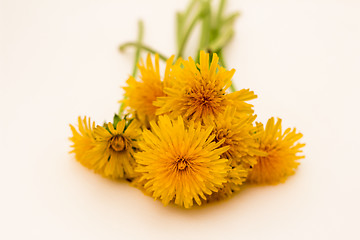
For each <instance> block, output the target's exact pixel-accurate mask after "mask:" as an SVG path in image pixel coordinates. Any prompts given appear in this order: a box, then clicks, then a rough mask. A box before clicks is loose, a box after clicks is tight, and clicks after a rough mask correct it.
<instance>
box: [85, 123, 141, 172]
mask: <svg viewBox="0 0 360 240" xmlns="http://www.w3.org/2000/svg"><path fill="white" fill-rule="evenodd" d="M139 130H140V125H139V124H138V122H137V121H131V122H130V123H127V121H126V120H125V119H123V120H121V121H119V122H118V123H117V125H116V128H114V126H113V124H112V123H108V124H107V128H105V127H101V126H98V127H97V128H95V137H96V142H97V145H96V147H95V148H94V150H93V151H92V154H93V158H91V159H89V162H90V164H91V166H92V168H93V169H94V170H95V172H97V173H100V174H102V175H103V176H105V177H109V178H132V177H134V176H135V175H136V174H135V172H134V168H135V166H136V162H135V159H134V158H133V155H134V152H135V151H134V149H136V148H138V142H137V141H138V139H139V138H140V136H141V132H140V131H139Z"/></svg>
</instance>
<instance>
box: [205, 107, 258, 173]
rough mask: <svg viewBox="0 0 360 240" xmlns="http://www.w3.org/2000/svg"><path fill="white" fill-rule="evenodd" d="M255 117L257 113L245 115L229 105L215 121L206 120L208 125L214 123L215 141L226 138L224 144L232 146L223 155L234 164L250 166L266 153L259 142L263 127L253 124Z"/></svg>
mask: <svg viewBox="0 0 360 240" xmlns="http://www.w3.org/2000/svg"><path fill="white" fill-rule="evenodd" d="M255 118H256V115H250V116H244V115H241V114H238V113H237V111H236V109H235V108H234V107H227V108H226V109H225V112H223V113H221V114H220V115H219V117H218V118H217V119H216V120H215V121H213V122H212V121H206V125H214V130H213V134H215V141H216V142H219V141H221V140H225V141H224V143H223V144H222V146H229V147H230V148H229V150H228V151H226V152H225V153H223V156H222V157H223V158H227V159H229V162H230V163H231V165H232V166H238V165H242V166H244V167H245V168H248V167H250V166H253V165H254V164H255V163H256V158H257V156H263V155H264V152H262V151H260V150H259V143H258V142H257V138H258V137H259V135H260V134H261V129H260V128H259V127H256V126H254V125H253V122H254V120H255Z"/></svg>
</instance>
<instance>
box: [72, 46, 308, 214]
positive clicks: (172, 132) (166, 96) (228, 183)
mask: <svg viewBox="0 0 360 240" xmlns="http://www.w3.org/2000/svg"><path fill="white" fill-rule="evenodd" d="M210 57H212V60H211V61H210ZM218 62H219V58H218V56H217V55H216V54H213V55H212V56H210V55H209V54H208V53H205V52H201V53H200V58H199V63H195V61H194V60H193V59H192V58H191V57H190V58H189V59H188V60H183V59H178V60H177V61H174V57H171V58H170V59H168V60H167V62H166V68H165V71H164V72H160V67H159V57H158V56H157V55H156V56H155V61H154V62H153V60H152V58H151V56H150V55H148V57H147V59H146V61H145V62H144V61H141V62H140V63H139V65H138V67H139V70H140V77H139V79H136V78H134V77H130V78H129V79H128V80H127V82H126V83H127V86H126V87H124V88H123V89H124V91H125V93H124V99H123V100H122V101H121V102H122V104H123V106H124V110H125V111H124V112H123V114H121V115H118V114H115V117H114V120H113V122H109V123H107V124H104V125H102V126H101V125H96V124H95V123H94V122H92V121H91V120H90V118H87V117H84V118H80V117H79V120H78V126H77V128H75V127H74V126H71V130H72V133H73V136H72V137H71V138H70V140H71V141H72V142H73V145H72V148H73V150H72V152H73V153H75V157H76V159H77V160H78V161H79V162H80V163H81V164H82V165H84V166H85V167H87V168H89V169H91V170H93V171H94V172H95V173H99V174H101V175H102V176H104V177H107V178H111V179H126V180H128V181H129V182H130V183H131V185H132V186H134V187H137V188H139V189H140V190H142V191H143V192H144V193H145V194H147V195H150V196H152V197H153V198H155V199H159V200H161V201H162V202H163V203H164V204H165V205H167V204H169V203H171V204H175V205H178V206H182V207H185V208H190V207H192V206H193V205H194V203H196V204H197V205H201V204H205V203H209V202H212V201H218V200H222V199H226V198H229V197H231V196H232V195H233V194H234V193H235V192H238V191H239V190H240V189H241V188H242V185H244V184H245V183H251V184H276V183H279V182H284V181H285V180H286V178H287V177H288V176H290V175H292V174H293V173H294V171H295V169H296V168H297V166H298V165H299V162H298V160H299V159H301V158H303V156H301V155H298V154H299V153H300V152H301V150H300V149H301V148H302V147H303V146H304V144H301V143H297V141H298V140H299V139H300V138H301V137H302V134H301V133H296V131H295V129H293V130H291V129H286V130H285V131H282V128H281V120H280V119H278V120H274V118H271V119H269V120H268V122H267V123H266V125H265V127H264V125H263V124H262V123H259V122H256V121H255V119H256V115H254V110H253V105H251V104H250V103H249V102H250V101H251V100H252V99H255V98H256V97H257V96H256V95H255V94H254V92H253V91H250V90H249V89H242V90H240V91H234V92H230V90H229V88H230V86H231V84H232V81H231V79H232V77H233V75H234V72H235V70H234V69H232V70H226V69H225V68H223V67H221V66H220V65H219V64H218Z"/></svg>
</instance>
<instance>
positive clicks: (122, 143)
mask: <svg viewBox="0 0 360 240" xmlns="http://www.w3.org/2000/svg"><path fill="white" fill-rule="evenodd" d="M110 147H111V148H112V149H113V150H114V151H116V152H121V151H124V150H126V147H127V146H126V139H125V138H124V137H123V136H121V135H115V136H113V137H111V139H110Z"/></svg>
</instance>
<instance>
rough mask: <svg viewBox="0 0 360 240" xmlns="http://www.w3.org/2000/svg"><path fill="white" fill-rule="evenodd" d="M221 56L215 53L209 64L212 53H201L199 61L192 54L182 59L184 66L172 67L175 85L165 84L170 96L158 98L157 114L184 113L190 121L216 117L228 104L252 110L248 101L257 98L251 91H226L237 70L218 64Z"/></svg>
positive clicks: (241, 109)
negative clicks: (195, 60)
mask: <svg viewBox="0 0 360 240" xmlns="http://www.w3.org/2000/svg"><path fill="white" fill-rule="evenodd" d="M218 61H219V58H218V56H217V55H216V54H215V53H214V54H213V58H212V62H211V64H210V67H209V54H208V53H205V52H204V51H202V52H201V53H200V64H195V62H194V60H193V59H192V58H191V57H190V58H189V60H188V61H182V64H183V68H182V67H180V66H177V67H175V68H174V69H173V72H174V75H175V77H174V78H173V82H172V85H171V86H169V87H165V89H164V92H165V94H166V95H167V96H164V97H158V99H157V100H156V101H155V102H154V105H155V106H157V107H159V109H157V110H156V114H159V115H161V114H168V115H170V117H171V118H173V119H176V118H177V116H180V115H181V116H183V117H184V119H187V120H195V121H202V119H204V118H208V117H209V118H211V119H214V118H216V117H217V116H218V115H219V114H221V113H222V112H224V111H225V108H226V106H234V107H236V108H237V110H238V111H239V112H243V113H246V114H248V113H252V112H253V110H252V105H250V104H248V103H245V101H247V100H251V99H254V98H256V95H254V93H253V92H251V91H249V90H245V89H243V90H240V91H237V92H234V93H230V94H227V93H226V90H227V89H228V88H229V87H230V86H231V78H232V76H233V75H234V73H235V70H234V69H232V70H231V71H227V70H226V69H225V68H223V67H220V66H219V65H218Z"/></svg>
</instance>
